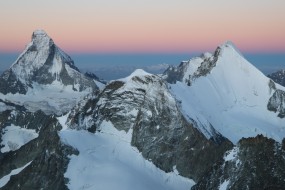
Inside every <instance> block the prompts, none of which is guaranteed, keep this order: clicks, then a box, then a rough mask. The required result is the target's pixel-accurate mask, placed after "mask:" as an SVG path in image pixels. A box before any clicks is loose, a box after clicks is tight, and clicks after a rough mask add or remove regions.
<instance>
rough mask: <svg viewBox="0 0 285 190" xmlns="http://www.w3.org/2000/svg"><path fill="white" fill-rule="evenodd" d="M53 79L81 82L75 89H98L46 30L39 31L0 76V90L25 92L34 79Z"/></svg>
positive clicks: (46, 82) (42, 81)
mask: <svg viewBox="0 0 285 190" xmlns="http://www.w3.org/2000/svg"><path fill="white" fill-rule="evenodd" d="M54 81H60V82H61V83H62V84H63V85H76V84H78V85H79V89H76V91H77V90H78V91H83V90H85V89H86V88H92V89H93V90H95V91H96V90H98V87H97V86H96V84H95V82H94V81H93V80H92V79H91V78H89V77H86V76H84V75H83V74H81V73H80V71H79V69H78V68H77V67H76V66H75V65H74V62H73V60H72V59H71V58H70V57H69V56H68V55H67V54H66V53H64V52H63V51H62V50H61V49H60V48H58V47H57V46H56V45H55V44H54V42H53V40H52V39H51V38H49V37H48V36H47V34H46V33H44V32H43V31H41V32H38V31H36V32H34V33H33V35H32V42H31V43H30V44H29V45H28V46H27V49H26V50H25V51H24V53H23V54H21V55H20V57H19V58H18V59H17V61H16V62H15V63H14V64H13V65H12V66H11V67H10V69H8V70H7V71H5V72H4V73H3V74H2V75H1V76H0V92H1V93H3V94H7V93H12V94H15V93H20V94H26V93H27V90H28V88H33V83H38V84H43V85H45V84H51V83H52V82H54ZM74 89H75V88H74Z"/></svg>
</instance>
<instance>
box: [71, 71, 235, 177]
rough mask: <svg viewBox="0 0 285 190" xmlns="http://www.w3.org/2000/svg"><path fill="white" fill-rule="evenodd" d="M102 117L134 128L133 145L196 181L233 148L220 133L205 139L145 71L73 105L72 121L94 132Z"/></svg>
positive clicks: (163, 85) (74, 125)
mask: <svg viewBox="0 0 285 190" xmlns="http://www.w3.org/2000/svg"><path fill="white" fill-rule="evenodd" d="M104 120H106V121H111V122H112V123H113V125H114V126H115V127H116V128H117V129H118V130H125V131H129V130H133V132H132V142H131V144H132V145H133V146H135V147H137V148H138V150H139V151H141V152H142V154H143V156H144V157H145V158H146V159H149V160H151V161H152V162H153V163H154V164H155V165H156V166H158V167H159V168H161V169H163V170H164V171H167V172H170V171H173V168H174V167H175V168H176V169H177V171H179V173H180V174H181V175H183V176H187V177H189V178H192V179H195V180H198V179H199V178H200V177H201V176H203V174H204V173H205V172H206V171H207V170H208V169H209V167H210V166H211V165H212V164H213V163H214V162H215V160H217V158H219V157H220V156H221V155H223V153H224V152H225V151H226V150H228V149H230V148H231V147H232V144H231V143H230V142H229V141H228V140H227V139H225V138H224V137H222V136H218V135H217V138H216V139H215V140H216V141H215V140H214V139H212V140H208V139H206V138H205V137H204V136H203V135H202V134H201V133H200V132H199V131H198V130H197V129H196V128H194V127H193V125H192V124H191V123H189V122H187V121H186V120H185V119H184V117H183V115H182V114H181V113H180V110H179V107H178V106H177V103H176V101H175V99H174V98H173V97H172V95H171V94H170V93H169V92H168V89H167V85H166V83H165V82H164V81H163V80H162V79H161V78H159V77H158V76H155V75H151V74H147V73H145V72H143V71H141V70H137V71H136V72H134V73H133V74H132V75H131V76H130V77H128V78H127V79H124V80H121V81H113V82H111V83H110V84H108V85H107V86H106V87H105V89H104V90H103V91H102V93H100V94H99V95H98V97H97V98H93V99H88V100H87V101H86V102H85V104H83V105H82V104H81V106H78V107H77V108H75V109H74V110H73V111H72V112H71V114H70V115H69V120H68V125H69V126H70V127H71V128H77V129H88V130H89V131H92V132H95V131H100V129H101V128H102V127H104V126H101V123H102V122H103V121H104ZM186 163H187V164H186Z"/></svg>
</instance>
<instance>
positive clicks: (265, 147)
mask: <svg viewBox="0 0 285 190" xmlns="http://www.w3.org/2000/svg"><path fill="white" fill-rule="evenodd" d="M284 155H285V149H284V141H283V143H282V144H281V143H278V142H276V141H274V140H273V139H268V138H266V137H263V136H262V135H258V136H257V137H251V138H243V139H241V140H240V141H239V143H238V144H237V146H235V147H234V148H233V149H232V150H230V151H228V152H227V153H226V154H225V156H224V158H221V160H220V161H219V162H217V163H216V164H215V165H214V166H213V167H212V170H211V171H210V172H209V173H208V174H207V175H205V176H204V177H203V179H202V180H201V181H199V182H198V183H197V184H196V185H195V186H194V187H193V188H192V190H198V189H219V188H220V189H233V190H235V189H283V188H284V186H285V181H284V177H285V171H284V167H285V157H284Z"/></svg>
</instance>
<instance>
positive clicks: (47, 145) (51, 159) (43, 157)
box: [0, 111, 78, 190]
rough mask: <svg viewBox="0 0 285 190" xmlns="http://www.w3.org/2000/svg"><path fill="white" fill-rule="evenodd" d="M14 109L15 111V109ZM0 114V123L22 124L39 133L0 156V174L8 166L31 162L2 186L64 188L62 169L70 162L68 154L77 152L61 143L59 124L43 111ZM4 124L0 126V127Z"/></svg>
mask: <svg viewBox="0 0 285 190" xmlns="http://www.w3.org/2000/svg"><path fill="white" fill-rule="evenodd" d="M14 112H15V111H14ZM12 115H14V116H15V115H16V116H15V117H14V118H13V117H11V112H9V111H5V112H2V113H1V114H0V119H1V122H0V123H1V124H3V123H5V124H6V125H8V124H14V125H22V126H26V127H28V128H31V129H37V130H38V131H39V137H38V138H36V139H34V140H32V141H30V142H28V143H27V144H25V145H23V146H22V147H21V148H20V149H18V150H16V151H10V152H7V153H4V154H2V155H1V156H0V178H2V177H3V176H5V175H7V174H8V173H10V171H11V170H13V169H17V168H20V167H22V166H24V165H26V164H27V163H29V162H31V164H30V165H28V166H27V167H26V168H25V169H24V170H22V171H21V172H20V173H19V174H17V175H14V176H12V177H11V179H10V180H9V182H8V183H7V184H6V185H5V186H4V187H2V188H1V189H27V190H28V189H55V190H56V189H58V190H61V189H67V186H66V183H67V182H68V180H67V179H65V178H64V173H65V171H66V169H67V165H68V162H69V158H68V155H71V154H78V152H77V151H76V150H74V149H73V148H71V147H68V146H66V145H64V144H62V143H61V141H60V138H59V136H58V131H59V130H60V129H61V125H60V124H59V123H58V121H57V119H56V118H54V117H53V116H46V115H45V114H44V113H43V112H41V111H38V112H36V113H29V112H27V113H16V114H15V113H13V114H12ZM2 127H3V126H1V128H2Z"/></svg>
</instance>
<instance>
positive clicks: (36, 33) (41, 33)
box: [33, 29, 47, 36]
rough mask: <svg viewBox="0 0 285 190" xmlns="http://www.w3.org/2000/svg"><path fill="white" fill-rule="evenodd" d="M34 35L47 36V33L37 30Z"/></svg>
mask: <svg viewBox="0 0 285 190" xmlns="http://www.w3.org/2000/svg"><path fill="white" fill-rule="evenodd" d="M33 35H34V36H38V35H47V33H46V32H45V31H44V30H42V29H37V30H35V31H34V32H33Z"/></svg>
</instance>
